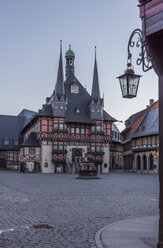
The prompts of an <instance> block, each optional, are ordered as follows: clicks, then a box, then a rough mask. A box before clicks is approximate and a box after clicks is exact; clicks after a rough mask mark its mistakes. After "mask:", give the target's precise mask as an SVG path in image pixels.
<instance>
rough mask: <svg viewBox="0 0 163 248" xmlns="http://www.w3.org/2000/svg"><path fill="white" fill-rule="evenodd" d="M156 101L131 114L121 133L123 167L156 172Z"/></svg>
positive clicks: (157, 140)
mask: <svg viewBox="0 0 163 248" xmlns="http://www.w3.org/2000/svg"><path fill="white" fill-rule="evenodd" d="M158 105H159V103H158V101H157V102H155V103H154V102H153V101H150V104H149V106H147V108H146V109H144V110H142V111H140V112H138V113H136V114H135V115H132V116H131V117H130V118H129V119H128V120H127V121H126V124H128V125H127V126H126V128H125V130H124V131H123V132H122V135H123V146H124V147H123V149H124V153H123V154H124V168H125V170H132V171H135V172H143V173H153V172H156V173H158V164H159V163H158V162H159V130H158Z"/></svg>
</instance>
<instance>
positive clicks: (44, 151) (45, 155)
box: [41, 142, 54, 173]
mask: <svg viewBox="0 0 163 248" xmlns="http://www.w3.org/2000/svg"><path fill="white" fill-rule="evenodd" d="M51 153H52V144H51V143H50V142H49V144H48V145H47V144H46V143H42V146H41V171H42V173H54V164H53V163H52V154H51ZM45 162H47V163H48V167H45V166H44V163H45Z"/></svg>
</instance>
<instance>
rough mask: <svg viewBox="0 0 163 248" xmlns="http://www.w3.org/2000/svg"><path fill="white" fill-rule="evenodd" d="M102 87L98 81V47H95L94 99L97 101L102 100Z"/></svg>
mask: <svg viewBox="0 0 163 248" xmlns="http://www.w3.org/2000/svg"><path fill="white" fill-rule="evenodd" d="M100 97H101V96H100V87H99V81H98V70H97V62H96V46H95V63H94V73H93V83H92V98H93V99H94V100H95V101H97V100H98V99H99V98H100Z"/></svg>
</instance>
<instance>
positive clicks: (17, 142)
mask: <svg viewBox="0 0 163 248" xmlns="http://www.w3.org/2000/svg"><path fill="white" fill-rule="evenodd" d="M18 145H19V139H18V138H17V137H15V138H14V146H18Z"/></svg>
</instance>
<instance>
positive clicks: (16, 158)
mask: <svg viewBox="0 0 163 248" xmlns="http://www.w3.org/2000/svg"><path fill="white" fill-rule="evenodd" d="M13 160H14V161H18V153H17V152H14V158H13Z"/></svg>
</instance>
